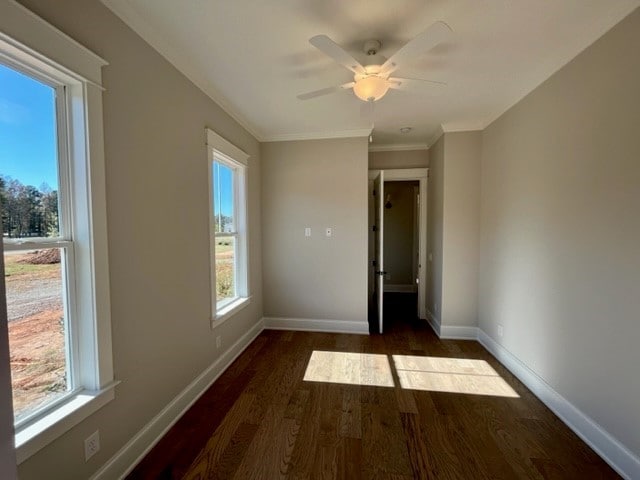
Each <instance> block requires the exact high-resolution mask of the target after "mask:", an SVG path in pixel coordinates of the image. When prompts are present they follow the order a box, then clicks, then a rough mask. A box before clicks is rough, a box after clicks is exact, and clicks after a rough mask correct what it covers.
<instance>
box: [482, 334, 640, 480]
mask: <svg viewBox="0 0 640 480" xmlns="http://www.w3.org/2000/svg"><path fill="white" fill-rule="evenodd" d="M478 341H479V342H480V344H482V346H483V347H485V348H486V349H487V350H488V351H489V352H491V353H492V354H493V356H495V357H496V358H497V359H498V360H499V361H500V363H502V364H503V365H504V366H505V367H506V368H507V369H508V370H509V371H510V372H511V373H513V374H514V375H515V376H516V377H518V379H520V381H521V382H522V383H524V384H525V385H526V386H527V388H529V390H531V391H532V392H533V394H534V395H535V396H536V397H538V398H539V399H540V400H541V401H542V402H543V403H544V404H545V405H546V406H547V407H549V408H550V409H551V411H553V413H555V414H556V415H557V416H558V417H559V418H560V419H561V420H562V421H563V422H564V423H565V424H566V425H567V426H568V427H569V428H571V430H573V431H574V432H575V433H576V435H578V436H579V437H580V438H581V439H582V440H584V442H585V443H586V444H587V445H589V446H590V447H591V448H592V449H593V450H594V451H596V452H597V453H598V455H600V456H601V457H602V458H603V459H604V460H605V461H606V462H607V463H608V464H609V465H610V466H611V467H612V468H613V469H614V470H615V471H616V472H618V473H619V474H620V475H621V476H622V477H623V478H626V479H629V480H631V479H634V478H640V459H639V458H638V457H637V456H635V455H634V454H633V453H632V452H631V451H629V450H628V449H627V448H626V447H625V446H624V445H622V444H621V443H620V442H619V441H618V440H616V439H615V438H613V437H612V436H611V435H610V434H609V433H608V432H607V431H606V430H604V429H603V428H602V427H601V426H600V425H598V424H597V423H596V422H594V421H593V420H592V419H591V418H589V417H588V416H587V415H585V414H584V413H582V412H581V411H580V410H578V409H577V408H576V407H575V406H574V405H573V404H572V403H570V402H569V401H568V400H567V399H566V398H564V397H563V396H562V395H560V394H559V393H558V392H556V391H555V390H554V389H553V388H552V387H551V386H550V385H549V384H548V383H546V382H545V381H544V380H543V379H542V378H541V377H540V376H539V375H538V374H537V373H535V372H534V371H533V370H531V369H530V368H529V367H528V366H527V365H525V364H524V363H523V362H522V361H521V360H520V359H518V358H517V357H516V356H515V355H513V354H512V353H511V352H509V351H508V350H507V349H506V348H504V347H503V346H502V345H500V344H499V343H497V342H496V341H495V340H494V339H493V338H491V337H490V336H489V335H487V334H486V333H485V332H483V331H482V330H478Z"/></svg>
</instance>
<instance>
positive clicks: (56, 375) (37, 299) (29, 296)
mask: <svg viewBox="0 0 640 480" xmlns="http://www.w3.org/2000/svg"><path fill="white" fill-rule="evenodd" d="M61 255H63V252H62V249H58V248H53V249H47V250H34V251H29V252H25V251H19V252H5V254H4V262H5V271H4V279H5V283H6V288H7V311H8V320H9V353H10V356H11V384H12V387H13V408H14V415H15V419H16V420H19V419H20V418H22V417H24V416H25V415H27V414H29V413H30V412H32V411H33V410H35V409H36V408H38V407H39V406H41V405H43V404H44V403H47V402H48V401H51V400H53V399H55V398H56V397H59V396H60V395H61V394H63V393H64V392H66V391H67V390H69V388H70V387H71V385H70V382H69V381H68V378H67V365H68V361H67V356H66V347H65V345H66V334H65V324H66V322H65V318H64V317H65V315H64V301H63V281H62V268H61V265H62V264H61V261H60V260H61V258H60V257H61Z"/></svg>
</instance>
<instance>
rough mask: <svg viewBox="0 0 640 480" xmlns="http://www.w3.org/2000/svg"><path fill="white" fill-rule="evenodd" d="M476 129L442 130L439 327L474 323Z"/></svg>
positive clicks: (479, 135) (477, 184)
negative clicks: (440, 299)
mask: <svg viewBox="0 0 640 480" xmlns="http://www.w3.org/2000/svg"><path fill="white" fill-rule="evenodd" d="M481 149H482V133H481V132H457V133H445V134H444V202H443V207H444V212H443V239H442V245H443V255H442V259H443V274H442V282H443V284H442V310H441V321H442V325H447V326H476V325H477V322H478V242H479V234H480V226H479V215H480V180H479V179H480V153H481Z"/></svg>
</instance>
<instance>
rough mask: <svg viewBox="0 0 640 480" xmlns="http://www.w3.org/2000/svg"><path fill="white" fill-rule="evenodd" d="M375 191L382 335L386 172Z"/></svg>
mask: <svg viewBox="0 0 640 480" xmlns="http://www.w3.org/2000/svg"><path fill="white" fill-rule="evenodd" d="M373 191H374V193H375V199H374V202H375V207H376V214H375V222H376V223H375V227H376V230H375V233H376V235H375V258H376V265H375V270H374V272H375V277H374V285H375V296H376V301H377V303H378V325H379V328H380V333H382V325H383V323H382V322H383V307H384V274H385V271H384V172H383V171H380V174H379V175H378V176H377V177H376V179H375V180H374V182H373Z"/></svg>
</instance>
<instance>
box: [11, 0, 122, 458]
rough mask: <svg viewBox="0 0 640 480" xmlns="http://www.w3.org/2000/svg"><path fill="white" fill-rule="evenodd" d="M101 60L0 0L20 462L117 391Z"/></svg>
mask: <svg viewBox="0 0 640 480" xmlns="http://www.w3.org/2000/svg"><path fill="white" fill-rule="evenodd" d="M5 19H6V20H5ZM33 39H37V41H35V43H36V45H34V40H33ZM25 43H27V44H28V45H29V46H25ZM105 63H106V62H104V60H102V59H100V58H99V57H97V56H96V55H95V54H93V53H91V52H89V51H88V50H86V49H85V48H84V47H82V46H81V45H79V44H77V43H75V42H74V41H73V40H71V39H70V38H68V37H66V36H65V35H63V34H61V33H60V32H59V31H57V30H55V29H54V28H53V27H51V26H50V25H48V24H46V23H45V22H42V21H41V20H40V19H38V18H37V17H35V16H34V15H33V14H31V13H30V12H28V11H27V10H26V9H24V7H21V6H20V5H19V4H16V3H13V2H7V3H4V4H2V5H0V214H1V225H2V248H1V249H2V253H3V259H4V271H3V272H2V273H3V276H2V279H3V281H4V284H5V289H6V297H5V298H4V299H3V300H5V301H6V306H7V317H8V331H9V338H8V342H9V345H8V347H9V353H10V364H11V365H10V367H11V389H12V394H13V411H14V424H15V431H16V447H17V459H18V462H22V461H23V460H25V459H26V458H28V457H29V456H31V455H32V454H33V453H35V452H36V451H38V450H39V449H40V448H42V447H43V446H45V445H46V444H47V443H49V442H50V441H52V440H53V439H55V438H56V437H57V436H59V435H60V434H62V433H64V432H65V431H66V430H68V429H69V428H71V427H72V426H73V425H75V424H76V423H78V422H79V421H81V420H82V419H84V418H85V417H86V416H88V415H90V414H91V413H93V412H94V411H95V410H97V409H98V408H100V407H101V406H102V405H104V404H105V403H106V402H108V401H109V400H111V399H112V398H113V396H114V394H113V386H114V385H115V382H114V381H113V368H112V358H111V324H110V305H109V287H108V285H109V283H108V282H109V277H108V261H107V251H106V208H105V195H104V158H103V145H102V88H101V87H100V81H101V71H100V70H101V67H102V66H103V65H104V64H105ZM89 138H91V141H90V142H89ZM0 341H2V342H5V341H6V339H0Z"/></svg>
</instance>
